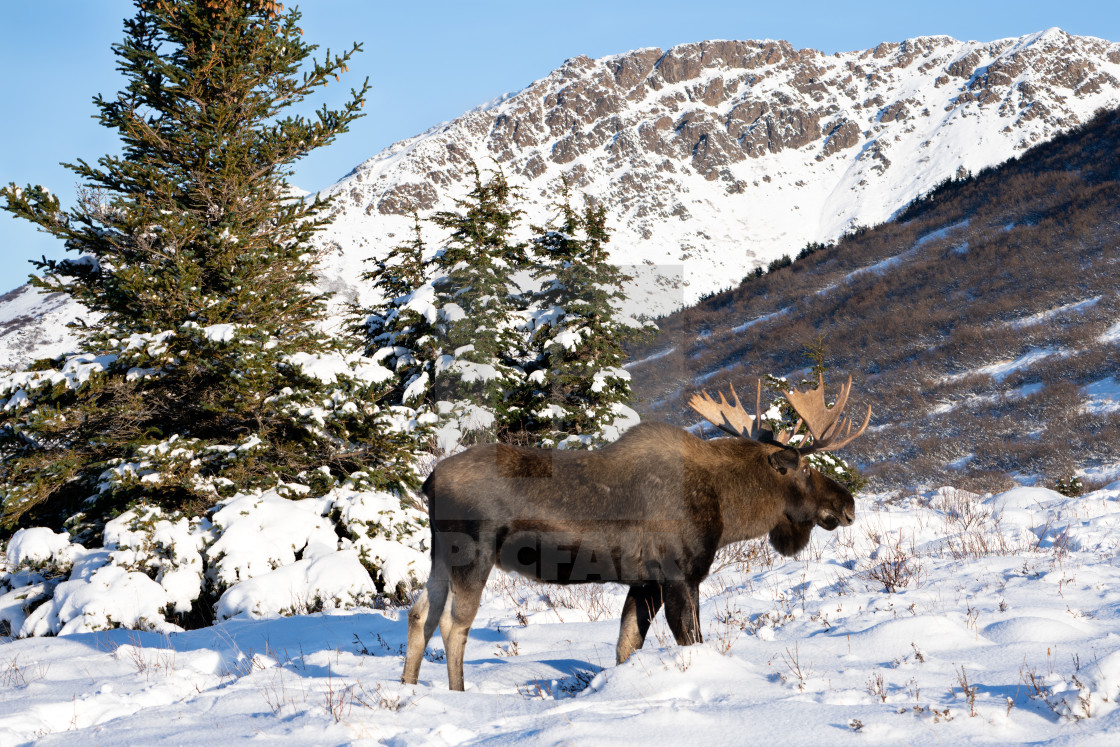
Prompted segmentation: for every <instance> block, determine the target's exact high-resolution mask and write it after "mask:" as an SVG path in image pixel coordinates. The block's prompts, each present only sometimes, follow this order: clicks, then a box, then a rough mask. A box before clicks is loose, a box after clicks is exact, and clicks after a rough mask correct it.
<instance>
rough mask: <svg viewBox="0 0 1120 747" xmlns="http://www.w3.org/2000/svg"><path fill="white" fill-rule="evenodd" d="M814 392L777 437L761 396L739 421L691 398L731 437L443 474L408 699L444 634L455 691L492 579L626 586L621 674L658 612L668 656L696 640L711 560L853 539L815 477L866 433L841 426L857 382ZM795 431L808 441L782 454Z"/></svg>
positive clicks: (838, 494) (433, 504)
mask: <svg viewBox="0 0 1120 747" xmlns="http://www.w3.org/2000/svg"><path fill="white" fill-rule="evenodd" d="M823 384H824V382H823V379H822V380H821V385H820V386H819V387H818V388H817V389H810V390H808V391H805V392H800V391H797V390H796V389H793V390H790V391H785V392H782V395H783V396H784V397H785V399H786V401H787V402H789V404H790V405H791V406H792V407H793V409H794V410H795V411H796V413H797V415H798V417H799V418H800V420H799V421H798V424H797V425H796V426H794V428H793V429H790V430H786V431H780V432H778V433H774V432H773V430H772V429H771V428H770V427H769V426H768V424H767V423H766V421H765V420H764V419H763V417H762V410H761V397H762V384H761V382H759V385H758V391H757V396H756V399H755V415H754V416H751V415H749V414H748V413H747V412H746V410H745V409H744V407H743V405H742V403H741V402H740V401H739V397H738V395H737V394H736V393H735V389H734V387H732V388H731V397H732V400H733V402H731V403H729V402H728V401H727V399H726V398H725V397H724V395H723V394H722V393H721V394H720V400H719V402H716V401H715V400H714V399H712V398H711V397H710V396H709V395H707V394H706V393H705V394H703V395H693V397H692V399H691V401H690V402H689V405H690V406H691V407H692V408H693V409H694V410H695V411H696V412H698V413H699V414H700V415H701V416H703V417H704V419H706V420H708V421H709V422H711V423H712V424H713V425H715V426H717V427H718V428H720V429H721V430H723V431H725V432H727V433H729V434H731V435H732V436H734V438H717V439H712V440H707V441H705V440H702V439H700V438H697V437H696V436H693V435H692V434H690V433H689V432H688V431H686V430H683V429H681V428H676V427H674V426H670V425H666V424H662V423H643V424H640V425H637V426H635V427H634V428H632V429H630V430H629V431H628V432H627V433H626V434H625V435H623V436H622V438H620V439H619V440H618V441H616V442H614V443H612V444H610V445H608V446H605V447H603V448H601V449H598V450H594V451H554V450H547V449H532V448H526V447H521V446H512V445H508V444H486V445H480V446H475V447H473V448H470V449H467V450H466V451H463V452H461V453H459V454H456V455H454V456H451V457H448V458H447V459H445V460H444V461H442V462H440V464H438V465H437V466H436V468H435V470H434V471H433V472H432V474H431V475H430V476H429V477H428V479H427V480H426V481H425V483H424V486H423V492H424V494H425V496H426V497H427V499H428V514H429V517H430V525H431V531H432V548H431V550H432V570H431V575H430V576H429V579H428V583H427V586H426V588H425V589H424V591H422V592H421V594H420V595H419V597H417V599H416V602H415V603H414V604H413V606H412V609H411V611H410V612H409V614H408V648H407V652H406V655H405V664H404V674H403V676H402V678H401V680H402V682H404V683H406V684H415V683H416V681H417V677H418V676H419V673H420V662H421V660H422V659H423V655H424V650H425V648H426V647H427V645H428V640H429V639H430V638H431V636H432V633H433V632H434V631H435V628H436V626H437V624H438V626H439V628H440V634H441V635H442V636H443V642H444V646H445V649H446V655H447V672H448V679H449V683H450V687H451V689H452V690H462V689H463V651H464V648H465V646H466V642H467V633H468V631H469V630H470V626H471V623H472V622H473V621H474V617H475V614H476V613H477V612H478V606H479V600H480V598H481V595H482V590H483V587H484V586H485V584H486V580H487V578H488V577H489V575H490V571H491V569H492V568H493V567H494V565H495V564H496V565H497V566H498V567H499V568H502V569H503V570H507V571H514V572H517V573H520V574H522V575H525V576H528V577H530V578H534V579H538V580H540V581H545V582H548V583H554V584H575V583H602V582H616V583H621V584H626V585H628V586H629V587H630V593H629V594H628V595H627V596H626V602H625V604H624V606H623V609H622V627H621V630H620V631H619V636H618V646H617V649H616V660H617V662H618V663H622V662H623V661H625V660H626V659H627V658H628V657H629V656H630V654H631V653H632V652H633V651H635V650H636V649H639V648H641V646H642V644H643V643H644V642H645V637H646V633H647V632H648V630H649V626H650V622H651V620H652V619H653V617H654V615H656V614H657V611H658V610H659V609H660V608H661V606H662V605H664V607H665V616H666V619H667V622H668V624H669V629H670V630H671V631H672V633H673V636H674V637H675V638H676V640H677V643H679V644H681V645H687V644H691V643H698V642H700V641H701V640H702V636H701V634H700V619H699V614H698V613H699V607H700V593H699V584H700V582H701V581H702V580H703V579H704V578H705V577H706V576H707V575H708V573H709V571H710V569H711V565H712V561H713V559H714V557H715V554H716V551H717V550H719V549H720V548H721V547H724V546H726V545H729V544H731V543H734V542H740V541H742V540H747V539H752V538H755V537H761V536H763V535H769V538H770V543H771V544H772V545H773V546H774V548H775V549H776V550H777V551H778V552H779V553H781V554H783V555H793V554H795V553H797V552H798V551H800V550H801V549H802V548H803V547H805V545H806V544H808V542H809V535H810V533H811V532H812V529H813V526H814V525H818V526H821V527H823V528H824V529H826V530H830V531H831V530H833V529H835V528H836V527H837V526H848V525H850V524H851V523H852V521H853V519H854V518H855V502H854V501H853V500H852V495H851V493H849V492H848V490H846V489H845V488H844V487H843V486H842V485H840V484H839V483H837V482H836V481H834V480H832V479H830V478H828V477H826V476H825V475H823V474H821V473H820V472H818V471H817V470H816V469H814V468H812V467H811V466H809V464H808V461H807V460H806V458H805V457H806V456H807V455H808V454H811V453H813V452H817V451H832V450H835V449H838V448H840V447H842V446H844V445H845V444H847V443H849V442H851V441H852V440H853V439H855V438H856V437H857V436H859V435H860V434H862V433H863V432H864V431H865V430H866V429H867V424H868V422H870V419H871V408H870V407H869V408H868V410H867V417H866V418H864V421H863V425H862V426H860V427H859V428H858V429H856V430H855V431H854V432H853V430H852V421H851V420H850V419H848V418H843V417H842V416H841V414H842V412H843V410H844V406H845V404H846V403H847V400H848V393H849V392H850V390H851V385H852V380H851V377H848V382H847V384H846V385H845V386H843V387H841V388H840V391H839V394H838V397H837V400H836V403H835V404H834V405H833V406H832V407H831V408H830V407H828V406H827V405H826V403H825V400H824V386H823ZM802 422H803V423H804V424H805V426H806V427H807V429H808V434H807V435H806V436H803V437H799V438H798V439H797V440H796V441H795V444H791V443H790V439H791V437H792V436H793V434H795V433H796V432H797V430H798V429H799V428H800V425H801V423H802Z"/></svg>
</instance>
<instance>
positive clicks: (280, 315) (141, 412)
mask: <svg viewBox="0 0 1120 747" xmlns="http://www.w3.org/2000/svg"><path fill="white" fill-rule="evenodd" d="M136 6H137V12H136V15H135V17H133V18H132V19H130V20H127V21H126V22H125V38H124V41H123V42H121V43H119V44H116V45H114V47H113V48H114V51H115V53H116V55H117V58H118V61H119V68H120V70H121V72H122V73H123V75H124V78H125V79H126V81H127V85H126V86H125V88H124V90H122V91H121V92H120V93H118V94H117V95H115V96H112V97H109V98H103V97H101V96H97V97H96V98H95V99H94V103H95V105H96V107H97V110H98V113H99V118H100V122H101V123H102V124H103V125H105V126H106V127H109V128H112V129H115V130H117V131H118V132H119V134H120V137H121V140H122V143H123V153H122V154H121V155H120V156H105V157H102V158H101V159H99V161H98V162H97V165H90V164H88V163H86V162H85V161H82V160H79V161H77V162H76V163H75V164H71V165H68V168H70V169H71V170H72V171H73V172H74V173H76V174H77V175H78V177H79V178H80V180H81V181H82V183H83V184H84V188H83V191H82V194H81V197H80V199H79V200H78V203H77V205H76V206H75V207H73V208H71V209H69V210H63V209H62V208H61V206H60V204H59V200H58V199H57V198H56V197H54V196H53V195H52V194H51V193H50V192H49V191H48V190H47V189H45V188H43V187H41V186H28V187H26V188H23V189H20V188H18V187H16V186H15V185H14V184H13V185H10V186H9V187H7V188H5V189H3V190H2V191H0V194H2V195H3V197H4V198H5V201H6V204H5V205H4V206H3V207H4V208H5V209H6V210H8V211H9V212H11V213H13V214H15V215H17V216H20V217H22V218H25V219H27V220H30V221H31V222H33V223H35V224H37V225H38V226H39V227H40V228H41V229H42V230H44V231H47V232H48V233H51V234H53V235H55V236H57V237H59V238H60V239H62V240H64V241H65V242H66V247H67V249H68V250H69V251H71V252H74V253H75V254H76V255H77V256H76V258H68V259H65V260H62V261H50V260H44V261H42V262H37V263H35V264H36V267H37V268H38V269H39V270H40V271H41V273H42V276H41V277H40V278H37V279H35V280H34V281H33V282H34V284H35V285H37V286H39V287H41V288H43V289H45V290H51V291H61V292H65V293H68V294H69V295H71V296H72V297H73V298H75V299H76V300H78V301H80V302H81V303H82V304H83V305H84V306H86V307H87V308H88V309H90V310H92V311H94V312H97V314H98V316H99V320H100V321H99V322H98V323H97V325H96V326H95V327H94V328H92V329H89V330H87V331H86V333H85V334H84V335H83V338H82V342H81V348H80V350H79V354H78V355H75V356H70V357H66V358H62V359H59V360H55V361H40V362H38V363H37V364H35V365H34V366H32V368H31V370H29V371H26V372H22V373H18V374H15V375H13V376H10V377H8V378H7V379H6V381H4V382H3V384H2V388H0V404H2V405H3V410H2V412H0V460H2V461H0V491H2V498H3V514H2V517H0V521H2V524H3V526H5V527H7V528H9V529H11V528H14V527H16V526H20V525H26V524H28V523H32V522H34V523H46V524H50V525H54V526H60V525H64V524H65V525H66V526H67V527H68V528H71V529H72V530H77V531H78V532H79V536H82V534H83V533H85V534H87V535H88V533H89V531H91V530H93V529H95V528H96V527H97V526H98V525H99V524H100V523H102V522H103V521H104V519H105V518H106V517H107V516H109V515H111V514H113V513H114V512H117V511H119V510H121V509H122V508H124V507H125V506H127V505H130V504H131V503H134V502H136V501H146V502H151V503H155V504H159V505H163V506H165V507H168V508H172V509H176V510H182V511H184V512H186V513H188V514H191V515H198V514H199V513H200V512H202V511H204V510H206V508H208V507H209V506H211V505H213V504H214V503H215V502H216V501H217V500H219V499H220V498H221V497H223V496H228V495H230V494H232V493H234V492H235V491H237V490H247V489H251V488H258V487H260V488H264V487H272V486H276V485H282V484H286V485H289V486H291V489H292V490H294V491H295V492H297V493H306V492H307V491H308V490H310V491H312V492H313V493H317V492H321V491H323V490H325V488H326V487H327V486H329V485H331V484H333V483H335V482H336V481H340V480H352V481H353V482H354V484H357V485H365V486H369V485H373V486H377V487H381V488H388V489H396V488H401V487H403V486H404V485H406V484H409V483H411V482H412V481H413V479H414V478H413V473H412V471H411V466H410V460H411V454H412V448H413V447H412V441H411V440H410V439H409V437H408V436H407V434H406V433H405V432H404V430H405V429H406V428H407V424H406V423H391V422H390V420H389V418H388V416H387V414H386V412H385V411H383V410H382V409H380V408H379V407H378V406H377V405H376V404H374V402H373V400H374V399H375V397H376V392H377V391H378V390H379V388H380V387H381V386H383V382H384V380H385V379H386V378H387V377H388V376H389V372H388V371H386V370H385V369H383V368H381V367H380V366H377V365H375V364H373V363H370V362H368V361H367V362H365V363H363V364H361V365H359V366H353V365H351V364H349V363H348V362H347V361H346V359H345V358H344V357H343V355H342V350H341V348H340V347H339V345H338V343H336V342H334V341H332V340H331V339H330V338H328V337H327V336H325V335H324V334H323V333H322V332H321V331H320V330H319V327H318V326H317V324H318V322H319V321H320V320H321V319H322V317H323V313H324V306H323V299H322V298H320V297H317V296H316V295H314V294H313V293H312V292H311V291H310V290H308V288H309V285H310V284H311V282H312V280H313V277H314V275H313V272H314V267H315V258H316V250H315V249H314V248H313V246H312V245H311V243H310V240H311V239H312V237H313V235H314V234H315V233H316V232H317V231H319V230H320V229H321V228H323V226H324V225H325V224H326V222H327V220H328V219H327V218H326V217H325V216H326V215H327V213H326V212H324V208H325V207H327V205H326V202H325V201H323V200H320V199H318V198H316V199H314V200H312V201H309V202H308V201H303V200H300V199H295V198H293V197H292V196H291V189H290V187H289V184H288V181H287V180H288V177H289V176H290V175H291V168H292V164H293V163H294V162H295V161H296V160H297V159H299V158H301V157H303V156H304V155H306V154H307V153H308V152H310V151H311V150H314V149H315V148H318V147H321V146H324V145H327V144H328V143H330V142H331V141H333V140H334V138H335V137H336V136H337V135H339V134H340V133H343V132H345V131H346V130H347V128H348V126H349V125H350V123H351V122H353V120H354V119H355V118H356V117H358V116H360V111H359V110H360V108H361V106H362V103H363V99H364V96H365V93H366V91H367V88H368V84H367V85H363V86H362V87H361V88H360V89H358V90H353V89H352V90H351V96H350V98H349V99H348V100H347V101H346V103H345V104H343V105H342V107H341V108H340V109H338V110H330V109H328V108H327V107H325V106H324V107H323V108H321V109H319V110H318V111H317V112H316V113H315V114H314V115H313V116H311V117H304V116H299V115H294V114H291V113H290V111H291V110H290V107H292V106H293V105H295V104H298V103H299V102H301V101H303V100H304V99H306V98H307V97H308V96H309V95H311V94H313V93H315V92H316V91H317V89H319V88H320V87H322V86H325V85H327V84H328V83H331V82H334V81H335V80H337V79H338V78H339V75H340V74H341V73H343V72H346V70H347V65H348V61H349V60H350V58H351V56H352V55H353V54H355V53H356V52H357V51H359V49H360V45H357V44H355V45H354V47H353V48H352V49H350V50H348V51H346V52H344V53H342V54H334V55H332V54H330V53H329V52H328V53H327V55H326V56H325V58H324V59H322V60H313V59H311V54H312V52H313V50H314V49H315V47H314V46H313V45H310V44H307V43H305V42H304V41H303V40H302V30H301V29H300V28H299V20H300V14H299V13H298V11H296V10H294V9H291V10H288V11H284V9H283V6H282V5H280V4H279V3H275V2H269V1H268V0H238V1H237V2H234V1H233V0H136ZM4 398H6V399H4Z"/></svg>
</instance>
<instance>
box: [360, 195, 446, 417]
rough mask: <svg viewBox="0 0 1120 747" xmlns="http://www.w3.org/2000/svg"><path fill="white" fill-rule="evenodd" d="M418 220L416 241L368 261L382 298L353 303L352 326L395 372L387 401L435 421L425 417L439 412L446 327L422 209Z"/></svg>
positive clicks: (368, 277)
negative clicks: (436, 399)
mask: <svg viewBox="0 0 1120 747" xmlns="http://www.w3.org/2000/svg"><path fill="white" fill-rule="evenodd" d="M413 221H414V223H413V237H412V239H411V240H409V241H406V242H404V243H402V244H398V245H397V246H395V247H393V248H392V249H390V250H389V253H388V254H386V255H385V256H384V257H379V258H374V259H372V260H369V261H371V262H372V263H373V264H374V269H372V270H370V271H368V272H364V273H362V276H361V277H362V280H364V281H366V282H368V283H369V284H370V287H371V288H372V289H373V290H374V291H375V292H376V293H377V296H378V299H379V301H378V302H377V304H376V305H375V306H373V307H372V308H366V307H361V306H358V307H356V308H354V312H355V317H354V328H353V331H354V332H355V334H356V335H357V336H358V339H359V340H360V342H361V345H362V348H363V352H364V354H365V355H366V356H369V357H372V358H373V359H374V360H375V361H377V362H379V363H380V364H381V365H384V366H387V367H389V368H390V369H391V370H392V371H393V373H394V376H393V378H392V379H391V380H390V381H389V383H388V384H387V394H386V399H385V401H386V402H388V403H392V404H395V405H402V406H405V407H409V408H412V409H414V410H418V411H421V413H422V415H421V419H422V420H425V421H430V420H432V419H433V418H427V417H423V416H424V415H427V414H432V413H434V411H435V408H434V406H433V403H432V402H431V401H429V398H428V393H429V390H430V389H431V386H432V382H433V380H434V372H435V365H436V361H437V360H438V359H439V357H440V355H441V354H442V350H443V336H444V327H443V326H442V325H439V324H438V322H439V314H438V311H437V309H436V307H435V306H434V305H433V302H434V300H435V288H434V287H433V286H432V284H431V283H430V282H428V279H427V272H428V266H429V263H428V261H427V260H425V258H424V254H425V252H426V248H425V244H424V239H423V236H422V231H421V225H420V216H419V214H416V213H413Z"/></svg>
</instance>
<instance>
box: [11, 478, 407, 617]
mask: <svg viewBox="0 0 1120 747" xmlns="http://www.w3.org/2000/svg"><path fill="white" fill-rule="evenodd" d="M307 490H308V489H307V488H306V487H305V486H302V485H284V486H281V487H280V488H277V489H273V490H267V491H258V492H254V493H238V494H237V495H235V496H233V497H232V498H229V499H226V500H224V501H222V502H221V503H219V504H218V506H217V507H216V508H215V510H213V511H212V512H211V513H210V514H209V515H208V516H207V517H201V518H200V517H195V518H189V517H186V516H184V515H182V514H179V513H169V512H165V511H163V510H162V509H160V508H158V507H155V506H147V505H142V506H137V507H135V508H133V509H130V510H128V511H126V512H124V513H122V514H121V515H119V516H118V517H116V518H115V519H113V520H112V521H110V522H108V523H107V524H106V525H105V528H104V531H103V533H102V536H101V547H96V548H93V547H90V548H87V547H84V546H83V545H81V544H78V543H74V542H71V541H70V537H69V535H67V534H66V533H57V532H53V531H52V530H50V529H47V528H45V527H34V528H29V529H22V530H20V531H18V532H16V533H15V534H14V535H13V536H12V538H11V540H9V542H8V544H7V546H6V548H5V554H4V560H5V565H4V572H3V573H2V574H0V628H2V629H3V630H4V631H5V632H7V633H8V634H10V635H13V636H38V635H65V634H69V633H80V632H88V631H93V630H106V629H111V628H117V627H125V628H135V629H140V630H153V631H159V632H168V631H174V630H181V629H182V627H183V626H184V625H185V624H186V623H187V622H188V616H191V619H192V620H193V621H195V622H197V621H198V620H199V619H202V620H205V619H210V618H213V617H216V618H218V619H224V618H228V617H233V616H235V615H248V616H250V617H262V616H265V617H267V616H275V615H283V614H298V613H305V612H313V611H317V610H322V609H335V608H340V607H354V606H368V605H372V604H374V603H375V602H376V601H377V600H378V599H379V598H380V597H383V596H385V595H393V596H398V597H399V596H400V595H401V594H403V592H405V591H407V590H408V589H410V588H412V587H413V586H415V585H417V584H419V583H421V582H423V581H424V579H425V576H426V573H427V569H428V559H427V548H428V542H429V533H428V530H427V526H426V520H425V517H424V515H423V513H422V512H420V511H418V510H415V509H410V508H402V507H401V502H400V500H399V499H398V498H397V497H396V496H395V495H393V494H390V493H384V492H376V491H366V490H357V489H355V488H354V487H353V486H346V487H336V488H334V489H332V490H330V491H328V492H327V493H325V494H324V495H322V496H320V497H309V498H299V495H300V494H301V493H305V492H307Z"/></svg>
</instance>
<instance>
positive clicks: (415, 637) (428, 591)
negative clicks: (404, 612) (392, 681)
mask: <svg viewBox="0 0 1120 747" xmlns="http://www.w3.org/2000/svg"><path fill="white" fill-rule="evenodd" d="M450 587H451V580H450V579H449V578H448V576H447V569H446V568H444V567H442V564H440V563H438V562H433V564H432V573H431V576H429V577H428V584H427V586H426V587H425V588H424V591H422V592H420V596H419V597H417V598H416V602H415V603H414V604H413V605H412V609H411V610H409V612H408V649H407V651H406V653H405V657H404V674H403V675H401V682H403V683H404V684H406V685H415V684H416V680H417V679H418V678H419V676H420V662H421V661H423V659H424V651H425V649H427V647H428V641H429V640H431V637H432V633H434V632H435V629H436V625H437V624H439V622H440V618H441V617H442V616H444V614H445V611H444V608H445V607H446V606H447V595H448V592H449V590H450Z"/></svg>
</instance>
